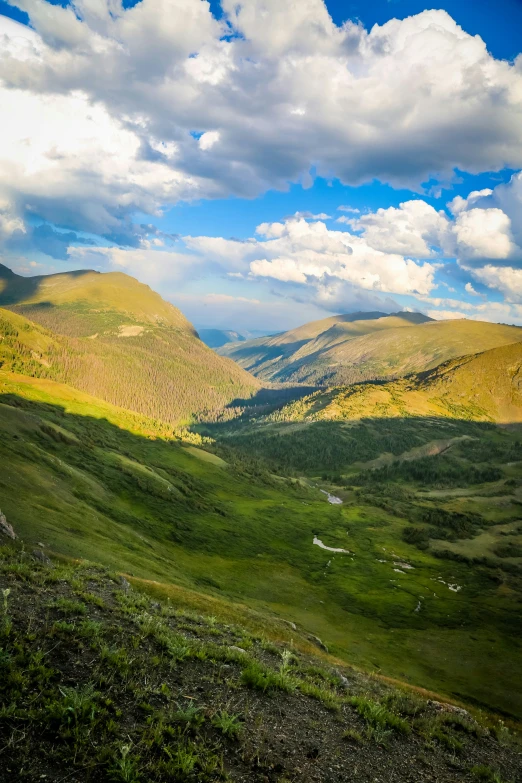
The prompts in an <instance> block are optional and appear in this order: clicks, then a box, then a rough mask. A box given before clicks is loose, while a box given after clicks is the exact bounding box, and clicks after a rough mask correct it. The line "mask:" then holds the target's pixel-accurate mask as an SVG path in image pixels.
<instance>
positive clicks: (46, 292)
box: [0, 264, 197, 336]
mask: <svg viewBox="0 0 522 783" xmlns="http://www.w3.org/2000/svg"><path fill="white" fill-rule="evenodd" d="M0 306H2V307H9V308H11V309H14V310H16V311H18V312H21V313H25V314H26V315H27V317H28V318H30V319H31V320H34V321H37V322H38V323H41V324H43V325H44V326H49V327H50V328H51V329H53V330H54V331H56V332H59V333H62V334H69V335H72V336H80V335H83V333H85V336H88V335H91V334H93V332H91V331H90V328H91V325H92V326H100V328H102V329H103V328H105V329H107V328H109V329H110V328H113V327H114V325H115V324H114V323H113V321H112V318H111V319H110V320H107V321H105V320H104V318H105V319H106V318H107V316H112V315H114V314H116V313H118V314H119V316H120V321H124V320H125V318H128V319H130V321H132V322H134V321H135V322H138V323H142V324H154V325H156V324H162V325H165V326H167V325H168V326H171V327H173V328H176V329H180V330H182V331H185V332H187V333H188V334H192V335H196V334H197V333H196V330H195V329H194V327H193V326H192V324H191V323H190V322H189V321H188V320H187V319H186V318H185V316H184V315H183V313H181V312H180V310H178V309H177V307H174V305H172V304H170V303H169V302H166V301H165V300H164V299H162V298H161V296H160V295H159V294H157V293H156V292H155V291H153V290H152V289H151V288H149V286H148V285H144V284H143V283H139V282H138V281H137V280H135V279H134V278H133V277H130V276H129V275H126V274H123V273H122V272H106V273H100V272H94V271H93V270H89V269H86V270H79V271H75V272H64V273H61V274H56V275H40V276H37V277H22V276H20V275H16V274H14V273H13V272H11V270H9V269H8V268H7V267H5V266H2V265H1V264H0ZM75 327H76V328H75Z"/></svg>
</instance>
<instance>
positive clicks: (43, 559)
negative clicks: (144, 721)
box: [32, 549, 52, 565]
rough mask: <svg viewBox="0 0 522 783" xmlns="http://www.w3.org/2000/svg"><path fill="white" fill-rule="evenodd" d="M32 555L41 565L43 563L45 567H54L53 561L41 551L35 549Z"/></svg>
mask: <svg viewBox="0 0 522 783" xmlns="http://www.w3.org/2000/svg"><path fill="white" fill-rule="evenodd" d="M32 555H33V557H34V559H35V560H38V562H39V563H43V565H52V563H51V560H50V559H49V558H48V557H47V555H46V554H45V552H43V551H42V550H41V549H33V552H32Z"/></svg>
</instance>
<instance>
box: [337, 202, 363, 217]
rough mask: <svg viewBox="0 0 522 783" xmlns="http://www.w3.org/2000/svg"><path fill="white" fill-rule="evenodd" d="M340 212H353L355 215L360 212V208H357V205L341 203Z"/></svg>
mask: <svg viewBox="0 0 522 783" xmlns="http://www.w3.org/2000/svg"><path fill="white" fill-rule="evenodd" d="M337 211H338V212H351V213H352V214H354V215H358V214H359V213H360V211H361V210H360V209H357V208H356V207H348V206H346V205H344V204H341V206H339V207H337Z"/></svg>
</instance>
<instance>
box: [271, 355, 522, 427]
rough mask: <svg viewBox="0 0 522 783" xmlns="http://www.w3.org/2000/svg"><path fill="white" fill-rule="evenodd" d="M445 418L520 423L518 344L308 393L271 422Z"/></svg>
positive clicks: (521, 388) (521, 395)
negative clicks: (396, 377) (383, 379)
mask: <svg viewBox="0 0 522 783" xmlns="http://www.w3.org/2000/svg"><path fill="white" fill-rule="evenodd" d="M392 416H400V417H403V416H440V417H442V416H445V417H449V418H459V419H469V420H475V421H494V422H498V423H503V424H509V423H512V422H519V421H522V343H513V344H511V345H504V346H502V347H500V348H493V349H492V350H489V351H485V352H483V353H479V354H475V355H473V354H472V355H469V356H464V357H461V358H459V359H452V360H450V361H448V362H445V363H443V364H441V365H439V366H438V367H436V368H435V369H433V370H429V371H427V372H425V373H421V374H416V375H411V376H408V377H406V378H403V379H400V380H397V381H392V382H389V383H385V384H380V383H373V384H372V383H365V384H360V385H354V386H349V387H346V388H337V389H332V390H330V391H327V392H321V391H318V392H314V393H313V394H311V395H309V396H307V397H305V398H302V399H300V400H298V401H296V402H294V403H291V404H289V405H288V406H286V407H284V408H283V409H282V410H280V411H277V412H276V413H274V414H273V415H272V417H271V420H277V421H319V420H332V419H334V420H335V419H343V420H344V419H346V420H354V419H355V420H356V419H360V418H367V417H373V418H378V417H386V418H390V417H392Z"/></svg>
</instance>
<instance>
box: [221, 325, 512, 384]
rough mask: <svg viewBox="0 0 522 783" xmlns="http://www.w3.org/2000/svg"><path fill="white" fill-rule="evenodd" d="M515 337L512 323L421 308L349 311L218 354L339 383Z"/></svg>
mask: <svg viewBox="0 0 522 783" xmlns="http://www.w3.org/2000/svg"><path fill="white" fill-rule="evenodd" d="M520 340H522V329H520V327H516V326H506V325H502V324H492V323H486V322H479V321H467V320H457V321H433V320H432V319H430V318H428V317H427V316H424V315H422V314H420V313H396V314H393V315H385V314H383V313H354V314H351V315H348V316H334V317H333V318H327V319H325V320H324V321H315V322H313V323H310V324H305V325H304V326H302V327H300V328H299V329H294V330H291V331H290V332H284V333H283V334H280V335H276V336H275V337H270V338H262V339H261V340H252V341H247V342H245V343H242V344H241V345H237V346H225V347H224V348H222V349H220V351H219V352H220V353H221V354H222V355H226V356H229V357H230V358H232V359H234V361H236V362H238V364H239V365H240V366H241V367H244V368H245V369H247V370H248V371H249V372H252V373H253V374H254V375H256V376H258V377H259V378H261V379H263V380H270V381H286V382H294V383H306V384H309V385H317V386H340V385H346V384H352V383H358V382H360V381H365V380H373V379H377V378H390V377H400V376H403V375H406V374H408V373H412V372H420V371H423V370H427V369H430V368H432V367H436V366H437V365H438V364H440V363H442V362H444V361H446V360H448V359H451V358H454V357H457V356H463V355H466V354H469V353H476V352H477V351H484V350H488V349H489V348H495V347H497V346H500V345H506V344H508V343H514V342H518V341H520Z"/></svg>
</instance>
